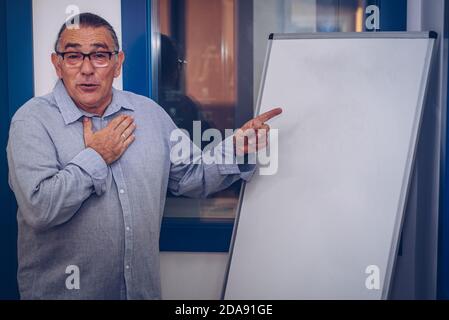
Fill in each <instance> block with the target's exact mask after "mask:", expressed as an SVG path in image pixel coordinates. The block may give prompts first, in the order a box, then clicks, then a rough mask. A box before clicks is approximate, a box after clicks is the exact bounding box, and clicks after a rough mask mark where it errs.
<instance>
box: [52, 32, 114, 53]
mask: <svg viewBox="0 0 449 320" xmlns="http://www.w3.org/2000/svg"><path fill="white" fill-rule="evenodd" d="M60 44H61V48H62V49H64V48H65V47H66V46H67V45H69V46H70V47H74V46H75V45H79V46H80V47H98V46H99V45H100V44H102V45H104V46H106V48H107V49H113V48H114V41H113V40H112V36H111V33H110V32H109V30H107V29H106V28H105V27H99V28H92V27H80V28H78V29H65V30H64V32H63V33H62V35H61V40H60Z"/></svg>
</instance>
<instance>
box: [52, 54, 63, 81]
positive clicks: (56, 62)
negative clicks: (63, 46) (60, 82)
mask: <svg viewBox="0 0 449 320" xmlns="http://www.w3.org/2000/svg"><path fill="white" fill-rule="evenodd" d="M51 63H53V66H54V67H55V70H56V74H57V75H58V78H59V79H62V69H61V60H60V59H59V57H58V55H57V54H56V53H52V54H51Z"/></svg>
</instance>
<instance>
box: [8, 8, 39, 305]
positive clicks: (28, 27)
mask: <svg viewBox="0 0 449 320" xmlns="http://www.w3.org/2000/svg"><path fill="white" fill-rule="evenodd" d="M0 24H1V26H0V49H1V50H0V54H1V60H0V61H1V62H2V63H1V64H2V68H3V69H2V70H1V72H0V103H1V108H0V113H1V114H0V119H2V123H1V125H0V201H1V210H0V228H1V230H0V243H1V247H0V252H1V259H0V261H1V262H2V263H1V264H0V281H1V283H0V288H1V290H0V298H1V299H15V298H17V297H18V293H17V282H16V270H17V254H16V239H17V222H16V204H15V200H14V196H13V194H12V192H11V191H10V189H9V187H8V183H7V182H8V179H7V170H8V166H7V162H6V151H5V148H6V142H7V138H8V130H9V122H10V119H11V117H12V115H13V114H14V113H15V111H16V110H17V109H18V108H19V107H20V106H21V105H22V104H24V103H25V102H26V101H28V100H29V99H30V98H32V97H33V93H34V87H33V86H34V80H33V46H32V43H33V38H32V9H31V0H0Z"/></svg>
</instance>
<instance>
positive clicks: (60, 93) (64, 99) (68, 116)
mask: <svg viewBox="0 0 449 320" xmlns="http://www.w3.org/2000/svg"><path fill="white" fill-rule="evenodd" d="M53 94H54V96H55V100H56V104H57V106H58V108H59V111H60V112H61V114H62V118H63V119H64V122H65V124H66V125H68V124H71V123H73V122H75V121H78V120H79V119H80V118H81V117H83V116H87V117H92V116H93V115H92V114H89V113H87V112H85V111H83V110H81V109H79V108H78V107H77V106H76V105H75V103H74V102H73V100H72V98H71V97H70V96H69V94H68V93H67V90H66V88H65V86H64V83H63V82H62V80H58V82H57V83H56V85H55V87H54V89H53ZM121 109H127V110H131V111H134V110H135V108H134V106H133V105H132V104H131V103H130V102H129V101H128V99H126V97H125V96H124V95H123V94H122V92H121V91H120V90H117V89H115V88H112V102H111V104H110V105H109V106H108V107H107V109H106V111H105V113H104V115H103V118H106V117H109V116H111V115H113V114H115V113H117V112H119V111H120V110H121Z"/></svg>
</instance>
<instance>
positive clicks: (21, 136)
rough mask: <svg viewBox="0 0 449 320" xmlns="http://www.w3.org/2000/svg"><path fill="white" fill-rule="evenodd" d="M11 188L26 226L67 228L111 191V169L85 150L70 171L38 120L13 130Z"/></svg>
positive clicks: (19, 122)
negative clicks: (82, 210) (91, 203)
mask: <svg viewBox="0 0 449 320" xmlns="http://www.w3.org/2000/svg"><path fill="white" fill-rule="evenodd" d="M7 154H8V165H9V183H10V186H11V189H12V190H13V191H14V194H15V196H16V200H17V203H18V206H19V208H20V211H21V213H22V214H23V218H24V220H25V222H27V223H28V224H29V225H30V226H32V227H34V228H36V229H39V230H46V229H49V228H52V227H55V226H58V225H60V224H63V223H65V222H67V221H68V220H69V219H71V218H72V217H73V215H74V214H75V213H76V212H77V211H78V210H79V208H80V207H81V205H82V204H83V202H84V201H85V200H86V199H87V198H89V197H90V196H92V194H94V193H96V195H97V196H101V195H102V194H103V192H104V191H105V181H106V177H107V173H108V169H107V165H106V163H105V162H104V160H103V159H102V158H101V156H100V155H99V154H98V153H97V152H96V151H94V150H93V149H89V148H88V149H85V150H83V151H81V152H80V153H79V154H78V155H76V156H75V157H74V158H73V159H72V160H71V161H70V162H69V163H68V164H67V165H66V166H65V167H61V165H60V164H59V161H58V158H57V153H56V149H55V146H54V144H53V142H52V140H51V137H50V136H49V135H48V133H47V131H46V129H45V128H44V126H43V125H42V124H41V123H39V122H38V121H37V120H17V121H15V122H13V123H12V124H11V128H10V133H9V141H8V146H7Z"/></svg>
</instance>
